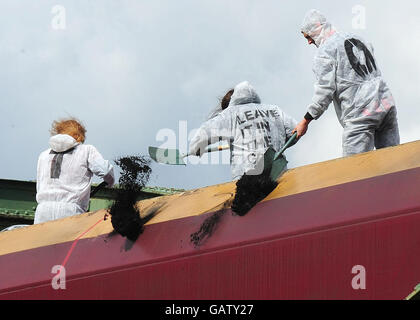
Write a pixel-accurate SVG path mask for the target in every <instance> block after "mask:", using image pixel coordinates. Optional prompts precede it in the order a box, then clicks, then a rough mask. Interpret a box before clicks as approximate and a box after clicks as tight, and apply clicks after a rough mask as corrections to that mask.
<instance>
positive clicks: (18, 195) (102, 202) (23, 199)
mask: <svg viewBox="0 0 420 320" xmlns="http://www.w3.org/2000/svg"><path fill="white" fill-rule="evenodd" d="M117 188H118V186H117V187H115V188H104V189H101V190H99V191H98V192H97V193H96V194H95V196H94V197H92V198H91V199H90V204H89V209H88V211H96V210H99V209H105V208H108V207H109V205H110V204H111V203H112V201H113V200H114V199H115V196H116V193H117ZM182 191H184V190H180V189H170V188H160V187H145V188H143V189H142V192H141V194H140V196H139V198H138V200H143V199H149V198H154V197H159V196H163V195H170V194H174V193H178V192H182ZM36 206H37V202H36V182H34V181H17V180H6V179H0V230H3V229H4V228H7V227H9V226H11V225H16V224H33V220H34V216H35V209H36Z"/></svg>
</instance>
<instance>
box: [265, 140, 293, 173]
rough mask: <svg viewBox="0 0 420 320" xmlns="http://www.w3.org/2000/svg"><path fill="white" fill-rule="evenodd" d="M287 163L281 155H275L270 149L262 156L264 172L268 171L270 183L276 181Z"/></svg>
mask: <svg viewBox="0 0 420 320" xmlns="http://www.w3.org/2000/svg"><path fill="white" fill-rule="evenodd" d="M274 159H275V160H274ZM287 163H288V162H287V160H286V158H285V157H284V156H283V155H282V154H277V153H276V152H275V151H274V149H273V148H271V147H270V148H268V149H267V151H266V152H265V154H264V170H270V179H271V180H272V181H277V179H278V178H279V177H280V175H281V174H282V173H283V172H284V171H285V170H286V168H287Z"/></svg>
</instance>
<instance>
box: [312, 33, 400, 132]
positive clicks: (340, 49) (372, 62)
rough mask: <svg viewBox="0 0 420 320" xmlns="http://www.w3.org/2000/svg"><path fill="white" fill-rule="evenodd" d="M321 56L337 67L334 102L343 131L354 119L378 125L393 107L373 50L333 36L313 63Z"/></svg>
mask: <svg viewBox="0 0 420 320" xmlns="http://www.w3.org/2000/svg"><path fill="white" fill-rule="evenodd" d="M323 56H329V57H331V58H332V59H334V62H335V63H336V72H335V77H336V88H335V94H334V97H333V98H334V99H333V101H334V106H335V109H336V112H337V117H338V119H339V121H340V123H341V125H342V126H343V127H345V126H346V124H347V123H348V122H349V121H352V120H354V119H357V118H364V119H365V118H371V119H372V120H373V121H376V122H378V123H380V122H381V121H382V120H383V118H384V117H385V116H386V114H387V112H388V111H389V110H390V109H391V108H392V107H395V102H394V99H393V97H392V94H391V91H390V90H389V88H388V86H387V84H386V82H385V81H384V79H383V78H382V74H381V71H380V69H379V66H378V63H377V61H376V59H375V56H374V50H373V47H372V45H371V44H369V43H367V42H366V41H365V40H364V39H363V38H361V37H359V36H356V35H352V34H347V33H343V32H336V33H335V34H334V35H332V36H331V37H330V38H328V39H327V40H326V41H325V43H324V44H323V45H322V46H321V47H320V48H319V52H318V54H317V57H316V58H315V59H322V57H323ZM315 68H316V65H315Z"/></svg>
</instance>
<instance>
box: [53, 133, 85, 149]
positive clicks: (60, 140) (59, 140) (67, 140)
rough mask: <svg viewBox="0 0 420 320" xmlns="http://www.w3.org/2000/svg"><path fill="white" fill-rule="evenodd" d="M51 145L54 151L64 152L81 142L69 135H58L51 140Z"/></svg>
mask: <svg viewBox="0 0 420 320" xmlns="http://www.w3.org/2000/svg"><path fill="white" fill-rule="evenodd" d="M49 144H50V147H51V149H52V150H53V151H55V152H64V151H67V150H69V149H71V148H73V147H75V146H77V145H78V144H79V142H77V141H76V140H75V139H74V138H73V137H72V136H69V135H68V134H57V135H55V136H52V137H51V138H50V141H49Z"/></svg>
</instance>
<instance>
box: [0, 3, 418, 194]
mask: <svg viewBox="0 0 420 320" xmlns="http://www.w3.org/2000/svg"><path fill="white" fill-rule="evenodd" d="M57 6H58V7H57ZM312 8H315V9H318V10H320V11H321V12H323V13H324V14H325V15H326V17H327V19H328V20H329V21H331V22H332V23H333V24H334V25H335V26H336V27H337V28H338V29H339V30H341V31H346V32H351V33H356V34H358V35H360V36H362V37H363V38H365V39H366V40H367V41H369V42H371V43H372V44H373V46H374V48H375V58H376V60H377V64H378V66H379V68H380V69H381V71H382V74H383V77H384V79H385V80H386V82H387V83H388V85H389V87H390V89H391V91H392V94H393V96H394V98H395V100H396V104H397V110H398V119H399V127H400V136H401V143H406V142H411V141H415V140H418V139H420V125H419V121H418V119H419V118H420V103H419V98H420V92H419V88H420V60H419V58H418V57H419V55H420V19H418V12H420V2H419V1H414V0H412V1H409V0H406V1H398V2H397V1H379V0H369V1H330V0H325V1H309V0H308V1H293V2H291V1H287V2H286V1H278V0H259V1H257V0H229V1H226V0H199V1H197V0H177V1H173V0H131V1H130V0H89V1H86V0H71V1H70V0H61V1H47V0H10V1H9V0H1V1H0V14H1V19H0V70H1V72H0V96H1V100H0V101H1V103H0V110H1V113H0V150H1V151H0V152H1V166H0V178H1V179H13V180H36V164H37V159H38V156H39V154H40V153H41V152H42V151H43V150H45V149H47V148H48V147H49V146H48V140H49V137H50V133H49V129H50V127H51V124H52V122H53V121H54V120H56V119H61V118H66V117H70V116H71V117H76V118H78V119H80V120H81V121H82V122H83V124H84V125H85V126H86V129H87V139H86V142H85V143H86V144H91V145H94V146H95V147H96V148H97V149H98V150H99V152H100V153H101V154H102V155H103V156H104V158H106V159H108V160H110V161H113V160H114V159H117V158H119V157H121V156H128V155H147V153H148V147H149V146H156V147H159V146H160V145H162V143H164V142H165V141H166V140H165V139H173V140H175V142H174V143H176V144H177V147H179V148H181V151H183V149H184V148H186V146H187V138H188V135H191V134H192V133H193V130H194V129H197V128H198V127H199V126H200V124H201V123H202V122H204V121H205V120H206V117H207V115H208V114H209V112H210V110H211V109H212V108H213V107H215V106H216V105H217V104H218V102H219V98H221V97H222V96H223V95H224V93H225V92H226V91H227V90H228V89H230V88H233V87H234V86H235V85H236V84H238V83H239V82H242V81H245V80H246V81H249V82H250V83H251V84H252V85H253V87H254V88H255V89H256V91H257V92H258V94H259V96H260V97H261V100H262V102H263V103H268V104H276V105H278V106H279V107H280V108H282V109H283V111H284V112H286V113H288V114H289V115H291V116H292V117H294V118H295V119H296V120H298V121H299V120H301V119H302V118H303V116H304V114H305V113H306V108H307V106H308V104H309V103H310V102H311V98H312V94H313V83H314V80H315V78H314V74H313V72H312V61H313V57H314V55H315V53H316V50H317V49H316V47H314V46H308V44H307V42H306V40H305V39H304V38H303V37H302V35H301V34H300V26H301V23H302V20H303V17H304V15H305V13H306V12H307V11H308V10H309V9H312ZM168 133H170V134H169V136H168V135H167V134H168ZM341 135H342V128H341V127H340V125H339V123H338V120H337V117H336V115H335V111H334V107H333V106H332V105H331V106H330V108H329V109H328V110H327V111H326V112H325V113H324V115H323V116H322V117H321V118H320V119H319V120H317V121H314V122H312V123H311V124H310V126H309V130H308V133H307V134H306V135H305V136H304V137H303V138H302V139H301V140H300V141H299V143H298V144H296V145H295V146H294V147H293V148H291V149H289V150H287V152H286V156H287V159H288V161H289V168H295V167H299V166H303V165H308V164H312V163H316V162H320V161H327V160H330V159H336V158H339V157H341V153H342V149H341ZM190 138H191V136H190ZM162 139H163V140H162ZM227 152H228V151H224V152H222V154H215V155H213V157H215V156H217V157H219V156H223V157H226V153H227ZM191 158H193V157H190V158H189V160H191V162H192V163H188V164H187V165H186V166H166V165H160V164H157V163H153V165H152V169H153V174H152V177H151V180H150V182H149V185H151V186H162V187H173V188H182V189H193V188H198V187H202V186H208V185H214V184H218V183H223V182H226V181H230V179H231V174H230V166H229V164H226V163H224V164H223V163H221V162H222V161H210V162H211V164H205V163H202V164H197V161H198V160H199V159H191ZM205 160H206V158H204V160H201V161H202V162H205ZM214 162H217V164H215V163H214ZM116 173H117V174H116V175H117V177H118V176H119V174H118V168H116ZM95 181H96V182H98V181H100V180H98V179H96V180H95Z"/></svg>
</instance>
